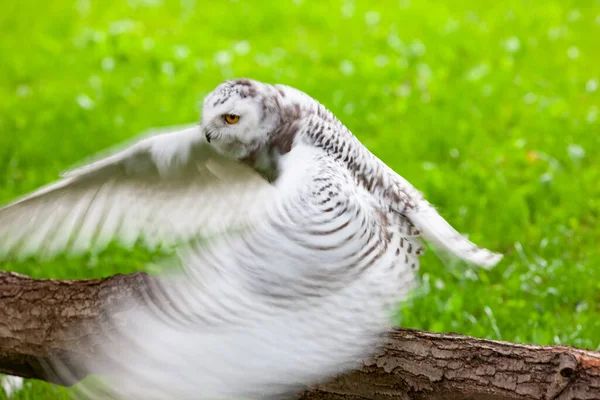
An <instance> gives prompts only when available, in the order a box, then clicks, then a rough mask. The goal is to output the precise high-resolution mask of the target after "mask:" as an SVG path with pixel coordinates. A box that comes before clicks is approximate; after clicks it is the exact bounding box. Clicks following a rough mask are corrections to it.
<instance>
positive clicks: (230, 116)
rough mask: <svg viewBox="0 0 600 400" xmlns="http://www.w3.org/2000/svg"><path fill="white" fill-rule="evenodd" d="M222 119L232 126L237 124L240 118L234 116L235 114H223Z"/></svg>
mask: <svg viewBox="0 0 600 400" xmlns="http://www.w3.org/2000/svg"><path fill="white" fill-rule="evenodd" d="M223 119H224V120H225V122H227V123H228V124H231V125H233V124H237V122H238V121H239V120H240V116H239V115H235V114H225V115H223Z"/></svg>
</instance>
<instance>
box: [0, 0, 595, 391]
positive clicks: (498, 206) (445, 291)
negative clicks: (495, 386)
mask: <svg viewBox="0 0 600 400" xmlns="http://www.w3.org/2000/svg"><path fill="white" fill-rule="evenodd" d="M49 4H51V5H49ZM209 4H210V5H209ZM0 35H1V37H2V39H1V40H0V203H4V202H7V201H9V200H11V199H13V198H14V197H15V196H18V195H21V194H24V193H26V192H28V191H31V190H33V189H35V188H36V187H38V186H40V185H42V184H45V183H47V182H50V181H52V180H54V179H55V178H56V177H57V174H58V173H59V172H60V171H62V170H64V169H65V168H67V167H69V166H70V165H71V164H73V163H76V162H78V161H79V160H81V159H82V158H85V157H87V156H89V155H91V154H93V153H95V152H97V151H99V150H102V149H104V148H106V147H109V146H113V145H115V144H117V143H119V142H122V141H124V140H126V139H127V138H129V137H131V136H133V135H136V134H137V133H139V132H140V131H143V130H145V129H147V128H149V127H157V126H166V125H176V124H181V123H187V122H192V121H194V120H196V119H197V116H198V113H199V110H200V108H199V105H200V101H201V99H202V97H203V96H204V95H205V94H206V93H207V92H209V91H210V90H211V89H213V88H214V87H215V86H216V85H217V84H218V83H219V82H220V81H222V80H224V79H227V78H232V77H240V76H248V77H252V78H256V79H260V80H265V81H269V82H279V83H285V84H289V85H293V86H296V87H298V88H299V89H301V90H304V91H306V92H308V93H309V94H310V95H312V96H313V97H315V98H317V99H318V100H320V101H321V102H322V103H324V104H325V105H326V106H328V107H329V108H330V109H331V110H332V111H333V112H334V113H335V114H336V115H337V116H338V117H339V118H340V119H341V120H342V121H343V122H344V123H345V124H346V125H347V126H348V127H349V128H350V129H351V130H352V131H353V132H354V133H355V134H356V135H357V136H358V137H359V138H360V139H361V140H362V141H363V142H364V143H365V144H366V145H367V146H368V147H369V148H370V149H371V150H372V151H373V152H374V153H375V154H377V155H378V156H379V157H380V158H382V159H383V160H384V161H385V162H386V163H388V164H389V165H390V166H391V167H393V168H394V169H395V170H396V171H398V172H399V173H400V174H402V175H403V176H404V177H406V178H407V179H409V180H410V181H411V182H413V183H414V184H415V185H416V186H417V187H418V188H420V189H421V190H422V191H423V192H425V194H426V195H427V196H428V198H429V199H430V200H431V201H432V202H433V203H434V204H436V205H437V206H438V207H439V209H440V210H441V212H442V214H443V215H444V216H445V217H446V218H447V219H448V220H449V221H450V222H451V223H452V224H453V225H454V226H456V227H457V228H458V229H459V230H460V231H461V232H468V233H469V234H470V237H471V238H472V239H473V240H474V241H476V242H477V243H479V244H481V245H484V246H486V247H488V248H491V249H494V250H498V251H501V252H503V253H505V254H506V257H505V259H504V260H503V261H502V263H501V264H499V265H498V266H497V267H496V268H494V269H492V270H491V271H485V270H478V269H475V268H469V267H466V266H465V265H462V264H454V263H452V262H448V261H442V260H440V259H439V258H438V257H436V256H435V255H434V254H433V252H432V251H429V252H428V254H427V255H426V256H425V257H424V258H423V260H422V268H421V276H422V281H423V285H422V287H421V288H420V290H419V291H418V293H416V296H415V298H414V299H413V300H411V301H409V302H408V303H407V304H406V305H405V307H403V309H402V310H401V311H400V313H399V321H401V323H402V325H403V326H408V327H415V328H421V329H428V330H435V331H455V332H460V333H464V334H469V335H475V336H479V337H487V338H493V339H503V340H510V341H519V342H529V343H539V344H555V343H564V344H570V345H575V346H580V347H585V348H590V349H598V348H599V347H600V306H599V304H600V272H599V270H600V269H599V267H598V260H600V250H599V249H600V246H599V243H600V229H598V225H599V222H600V221H599V212H600V184H599V183H598V182H600V168H599V167H598V160H599V159H600V130H599V126H600V115H599V113H600V109H599V107H600V87H599V86H600V52H599V51H598V48H599V47H600V2H599V1H597V0H595V1H591V0H590V1H586V0H579V1H574V0H570V1H569V0H560V1H559V0H551V1H546V0H545V1H541V0H540V1H516V0H510V1H503V2H492V1H478V0H466V1H461V2H458V1H456V2H453V3H451V2H442V1H425V0H410V1H409V0H401V1H398V0H394V1H392V0H385V1H383V0H382V1H379V2H373V1H355V2H351V1H308V0H304V1H301V0H297V1H288V0H286V1H272V2H269V3H267V2H264V3H261V4H260V5H258V2H255V1H252V2H251V1H243V0H239V1H223V2H210V3H209V2H196V1H194V0H182V1H166V0H165V1H161V0H145V1H144V0H127V1H119V2H116V1H115V2H108V1H96V2H92V1H89V0H79V1H68V0H57V1H53V2H47V4H46V2H38V1H34V0H19V1H17V0H8V1H4V2H3V3H2V5H0ZM153 259H154V258H153V256H152V255H146V254H145V253H143V252H125V251H118V250H110V251H107V252H106V253H104V254H103V255H102V256H101V257H99V258H97V259H93V260H90V259H87V258H79V259H71V260H67V259H60V260H55V261H51V262H48V263H44V264H38V263H35V262H24V263H20V264H14V263H11V264H8V263H4V264H0V269H5V270H15V271H19V272H22V273H26V274H31V275H33V276H36V277H54V278H80V277H97V276H106V275H110V274H113V273H116V272H129V271H133V270H138V269H142V268H145V266H146V265H147V263H149V262H151V261H152V260H153ZM1 393H2V391H1V390H0V397H1V396H2V394H1ZM61 393H62V394H61ZM66 393H67V392H66V391H64V390H58V389H56V387H53V386H51V385H48V384H43V383H39V382H30V381H27V382H26V383H25V389H24V390H22V391H20V392H18V393H17V394H16V395H15V397H14V398H18V399H42V398H49V399H50V398H61V396H62V397H65V398H66V396H67V394H66Z"/></svg>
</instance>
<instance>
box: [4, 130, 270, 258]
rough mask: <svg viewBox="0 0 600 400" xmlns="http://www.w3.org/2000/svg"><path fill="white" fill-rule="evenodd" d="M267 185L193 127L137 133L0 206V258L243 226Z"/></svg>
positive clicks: (259, 206) (257, 209)
mask: <svg viewBox="0 0 600 400" xmlns="http://www.w3.org/2000/svg"><path fill="white" fill-rule="evenodd" d="M274 191H275V190H274V188H273V187H272V185H270V184H269V183H268V182H267V181H266V180H265V179H263V178H262V177H261V176H260V175H259V174H258V173H257V172H256V171H254V170H253V169H251V168H250V167H248V166H246V165H243V164H241V163H238V162H236V161H231V160H229V159H227V158H225V157H223V156H221V155H219V154H218V153H216V152H215V151H214V150H213V149H212V147H211V146H210V145H208V143H207V142H206V139H205V137H204V135H203V134H202V132H201V130H200V128H199V127H198V126H193V127H188V128H184V129H176V130H174V131H171V130H167V131H163V130H160V131H158V132H151V133H149V134H146V135H144V137H143V138H141V139H138V140H137V141H135V142H134V143H133V144H130V145H127V146H125V147H124V148H119V149H118V150H116V151H112V152H111V154H110V155H108V156H103V157H100V158H99V159H97V160H96V161H94V162H92V163H89V164H87V165H84V166H81V167H79V168H76V169H74V170H72V171H69V172H67V173H65V174H63V176H62V179H61V180H59V181H57V182H55V183H52V184H50V185H48V186H46V187H43V188H41V189H39V190H37V191H35V192H34V193H32V194H30V195H27V196H25V197H23V198H22V199H20V200H18V201H15V202H13V203H12V204H8V205H6V206H5V207H3V208H0V257H6V256H15V257H25V256H29V255H37V256H41V257H44V258H45V257H53V256H55V255H57V254H60V253H63V252H67V253H80V252H85V251H89V250H92V251H100V250H102V249H104V248H105V247H106V246H107V245H108V244H109V243H110V242H111V241H113V240H117V241H119V242H120V243H121V244H123V245H125V246H131V245H133V244H134V243H136V242H137V241H138V240H139V239H143V243H142V244H145V245H147V246H148V247H150V248H154V247H155V246H158V245H171V244H175V243H178V242H180V241H185V240H188V239H191V238H194V237H196V236H200V235H203V236H207V235H211V234H217V233H221V232H223V231H224V230H227V229H233V228H237V227H240V226H243V225H245V224H246V223H248V222H251V221H252V219H253V218H254V217H255V216H257V215H260V213H261V210H263V209H264V208H265V207H267V206H268V204H269V202H270V201H271V199H272V196H273V193H274Z"/></svg>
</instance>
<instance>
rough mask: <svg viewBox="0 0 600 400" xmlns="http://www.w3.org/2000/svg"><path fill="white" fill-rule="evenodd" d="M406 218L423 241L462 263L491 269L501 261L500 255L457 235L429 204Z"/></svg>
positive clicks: (413, 211)
mask: <svg viewBox="0 0 600 400" xmlns="http://www.w3.org/2000/svg"><path fill="white" fill-rule="evenodd" d="M406 216H407V217H408V219H410V221H411V222H412V223H413V224H414V225H415V226H416V227H417V229H419V230H420V231H421V236H422V237H423V239H425V240H426V241H428V242H431V243H432V244H434V245H435V246H437V247H440V248H441V249H443V250H445V251H447V252H449V253H451V254H453V255H455V256H456V257H458V258H460V259H462V260H464V261H467V262H469V263H472V264H476V265H479V266H482V267H485V268H492V267H493V266H495V265H496V264H497V263H498V262H499V261H500V260H501V259H502V254H498V253H493V252H491V251H489V250H487V249H484V248H481V247H479V246H477V245H476V244H474V243H472V242H471V241H469V240H468V239H467V238H466V237H464V236H463V235H461V234H460V233H458V232H457V231H456V229H454V228H453V227H452V226H451V225H450V224H449V223H448V222H447V221H446V220H445V219H444V218H442V216H441V215H440V214H439V213H438V212H437V211H436V210H435V209H434V208H433V206H431V205H430V204H427V205H426V206H424V207H417V208H416V209H414V210H411V211H408V212H407V213H406Z"/></svg>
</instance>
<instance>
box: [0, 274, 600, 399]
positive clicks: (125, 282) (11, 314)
mask: <svg viewBox="0 0 600 400" xmlns="http://www.w3.org/2000/svg"><path fill="white" fill-rule="evenodd" d="M152 281H153V278H151V277H149V276H148V275H147V274H145V273H141V272H140V273H135V274H129V275H115V276H112V277H109V278H105V279H92V280H75V281H57V280H48V279H32V278H29V277H27V276H24V275H20V274H16V273H11V272H0V372H1V373H6V374H11V375H18V376H22V377H26V378H36V379H41V380H45V381H49V382H53V383H58V384H62V385H71V384H73V383H75V382H76V381H77V380H78V379H82V378H83V377H85V376H86V375H87V374H88V373H91V372H93V371H85V370H82V369H80V368H79V367H78V366H77V365H75V363H72V364H69V367H70V369H71V370H72V371H74V372H76V374H75V376H74V378H73V381H69V382H64V381H60V380H59V379H58V378H57V377H56V376H55V375H53V374H52V373H51V372H49V370H48V369H47V368H45V367H46V366H47V365H48V362H47V361H48V360H49V359H51V358H54V357H60V359H61V360H62V361H63V362H67V363H69V360H75V359H78V358H82V357H86V356H89V355H91V354H93V351H94V347H93V345H92V344H91V343H93V340H92V341H90V340H89V339H90V337H91V336H93V334H94V332H100V331H101V329H105V327H104V326H103V322H104V321H105V316H104V315H103V311H102V310H105V309H106V308H107V307H110V305H112V304H117V302H120V301H121V300H123V299H125V298H127V297H137V298H140V297H141V296H144V295H145V294H147V292H148V291H147V288H148V287H149V285H150V284H151V282H152ZM83 327H85V328H83ZM80 328H81V329H80ZM390 396H394V397H395V398H398V399H422V400H433V399H449V400H453V399H454V400H458V399H494V400H501V399H510V400H513V399H547V400H550V399H553V400H554V399H557V400H558V399H561V400H562V399H600V353H596V352H592V351H586V350H580V349H576V348H572V347H567V346H532V345H522V344H515V343H507V342H499V341H493V340H483V339H476V338H471V337H467V336H463V335H456V334H442V333H430V332H422V331H416V330H411V329H401V328H394V329H392V330H391V331H390V340H389V342H388V344H387V346H386V347H385V349H384V350H383V351H382V352H381V354H379V355H378V356H376V357H374V358H373V359H372V360H369V361H368V362H365V364H364V366H363V368H362V369H361V370H359V371H355V372H353V373H350V374H347V375H344V376H341V377H339V378H337V379H335V380H333V381H332V382H329V383H326V384H323V385H319V386H316V387H314V388H312V389H311V390H310V391H307V392H305V393H302V394H300V395H299V397H300V398H301V399H303V400H316V399H321V400H339V399H389V398H390Z"/></svg>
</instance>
